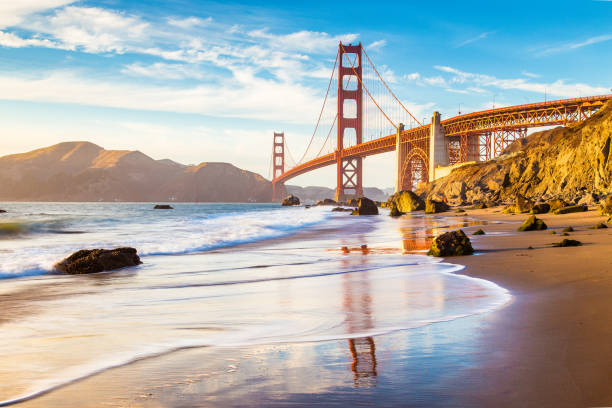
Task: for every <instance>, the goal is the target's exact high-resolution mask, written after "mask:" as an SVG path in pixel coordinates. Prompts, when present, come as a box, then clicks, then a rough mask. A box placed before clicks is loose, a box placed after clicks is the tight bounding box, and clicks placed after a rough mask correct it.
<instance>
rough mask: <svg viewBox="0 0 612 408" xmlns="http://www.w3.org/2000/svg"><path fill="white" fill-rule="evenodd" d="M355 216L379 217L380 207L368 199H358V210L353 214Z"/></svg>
mask: <svg viewBox="0 0 612 408" xmlns="http://www.w3.org/2000/svg"><path fill="white" fill-rule="evenodd" d="M352 214H353V215H378V207H377V206H376V204H375V203H374V201H372V200H370V199H369V198H366V197H361V198H359V199H357V209H356V210H354V211H353V212H352Z"/></svg>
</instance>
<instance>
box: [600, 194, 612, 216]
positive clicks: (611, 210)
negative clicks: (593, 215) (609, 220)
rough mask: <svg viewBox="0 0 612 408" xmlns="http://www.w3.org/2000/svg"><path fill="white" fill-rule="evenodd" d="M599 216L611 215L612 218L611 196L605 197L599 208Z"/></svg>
mask: <svg viewBox="0 0 612 408" xmlns="http://www.w3.org/2000/svg"><path fill="white" fill-rule="evenodd" d="M599 211H600V212H601V215H611V216H612V194H610V195H609V196H607V197H606V199H605V200H603V203H602V204H601V207H600V208H599Z"/></svg>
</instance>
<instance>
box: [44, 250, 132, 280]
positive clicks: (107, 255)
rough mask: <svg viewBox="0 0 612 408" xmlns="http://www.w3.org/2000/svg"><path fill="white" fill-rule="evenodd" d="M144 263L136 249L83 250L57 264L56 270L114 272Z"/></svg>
mask: <svg viewBox="0 0 612 408" xmlns="http://www.w3.org/2000/svg"><path fill="white" fill-rule="evenodd" d="M141 263H142V262H141V261H140V258H139V257H138V253H137V251H136V249H134V248H116V249H110V250H109V249H91V250H88V249H82V250H80V251H77V252H75V253H74V254H72V255H70V256H69V257H68V258H66V259H64V260H62V261H60V262H58V263H57V264H55V269H57V270H58V271H60V272H64V273H69V274H84V273H96V272H103V271H112V270H115V269H119V268H125V267H127V266H136V265H140V264H141Z"/></svg>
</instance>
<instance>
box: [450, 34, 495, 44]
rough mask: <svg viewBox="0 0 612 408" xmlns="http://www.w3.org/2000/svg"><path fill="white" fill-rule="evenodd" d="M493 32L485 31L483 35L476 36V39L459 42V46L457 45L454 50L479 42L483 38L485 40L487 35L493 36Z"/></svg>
mask: <svg viewBox="0 0 612 408" xmlns="http://www.w3.org/2000/svg"><path fill="white" fill-rule="evenodd" d="M494 32H495V31H487V32H484V33H481V34H479V35H477V36H476V37H473V38H470V39H467V40H465V41H462V42H460V43H459V44H457V46H456V47H455V48H461V47H464V46H466V45H468V44H471V43H473V42H476V41H479V40H484V39H485V38H487V37H488V36H489V35H491V34H493V33H494Z"/></svg>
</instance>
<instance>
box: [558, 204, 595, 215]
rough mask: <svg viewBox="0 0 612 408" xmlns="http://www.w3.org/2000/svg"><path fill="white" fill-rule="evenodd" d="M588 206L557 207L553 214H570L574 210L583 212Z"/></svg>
mask: <svg viewBox="0 0 612 408" xmlns="http://www.w3.org/2000/svg"><path fill="white" fill-rule="evenodd" d="M588 209H589V208H588V207H587V206H586V205H570V206H568V207H562V208H557V209H556V210H555V211H553V212H552V213H553V214H570V213H575V212H584V211H587V210H588Z"/></svg>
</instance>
